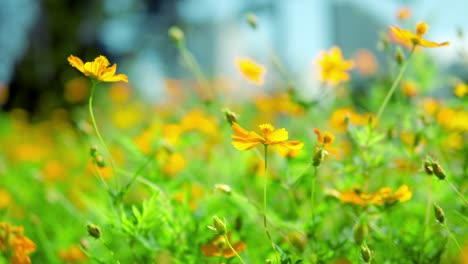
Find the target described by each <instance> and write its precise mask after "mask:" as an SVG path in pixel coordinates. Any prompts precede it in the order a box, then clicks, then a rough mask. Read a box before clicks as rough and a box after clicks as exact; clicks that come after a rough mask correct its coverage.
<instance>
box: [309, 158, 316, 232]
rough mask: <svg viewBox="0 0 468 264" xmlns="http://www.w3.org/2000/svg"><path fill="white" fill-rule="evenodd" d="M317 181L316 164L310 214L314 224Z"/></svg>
mask: <svg viewBox="0 0 468 264" xmlns="http://www.w3.org/2000/svg"><path fill="white" fill-rule="evenodd" d="M316 183H317V167H316V166H314V175H313V178H312V185H311V190H310V215H311V220H312V225H313V224H314V200H315V185H316Z"/></svg>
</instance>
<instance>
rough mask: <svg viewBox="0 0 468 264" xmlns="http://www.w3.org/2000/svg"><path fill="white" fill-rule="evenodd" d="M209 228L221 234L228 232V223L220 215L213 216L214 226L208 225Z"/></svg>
mask: <svg viewBox="0 0 468 264" xmlns="http://www.w3.org/2000/svg"><path fill="white" fill-rule="evenodd" d="M208 228H209V229H211V230H213V231H215V232H217V233H218V234H220V235H224V234H226V232H227V231H226V224H225V223H224V222H223V221H222V220H221V219H220V218H219V217H218V216H216V215H215V216H213V226H208Z"/></svg>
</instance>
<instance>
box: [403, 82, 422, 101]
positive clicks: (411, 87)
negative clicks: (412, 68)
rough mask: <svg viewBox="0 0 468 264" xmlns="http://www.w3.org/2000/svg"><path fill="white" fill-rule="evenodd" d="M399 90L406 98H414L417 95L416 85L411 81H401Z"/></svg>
mask: <svg viewBox="0 0 468 264" xmlns="http://www.w3.org/2000/svg"><path fill="white" fill-rule="evenodd" d="M401 90H402V91H403V94H404V95H405V96H406V97H409V98H411V97H414V96H416V95H418V90H419V89H418V85H417V84H416V83H415V82H413V81H406V80H405V81H402V82H401Z"/></svg>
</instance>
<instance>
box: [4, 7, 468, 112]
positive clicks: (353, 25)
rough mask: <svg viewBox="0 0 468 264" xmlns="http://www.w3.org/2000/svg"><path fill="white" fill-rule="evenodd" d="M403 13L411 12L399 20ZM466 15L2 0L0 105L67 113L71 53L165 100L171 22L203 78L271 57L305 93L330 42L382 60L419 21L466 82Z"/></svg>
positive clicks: (461, 10) (181, 73) (179, 70)
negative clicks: (392, 30)
mask: <svg viewBox="0 0 468 264" xmlns="http://www.w3.org/2000/svg"><path fill="white" fill-rule="evenodd" d="M403 7H407V8H409V10H410V11H411V15H410V17H409V18H408V19H407V20H406V19H405V20H404V21H402V20H400V21H399V20H398V17H397V16H398V15H397V14H398V12H400V11H401V8H403ZM466 10H468V2H467V1H466V0H448V1H437V0H414V1H410V0H408V1H402V0H401V1H397V0H381V1H375V0H290V1H281V0H178V1H173V0H100V1H91V0H61V1H56V0H2V1H0V105H1V107H2V109H3V110H6V111H8V110H11V109H13V108H23V109H26V110H27V111H29V112H31V113H37V112H47V110H48V109H52V108H58V107H61V108H68V107H72V106H73V104H74V103H76V102H74V101H73V100H70V97H73V96H70V95H67V89H68V90H70V89H72V88H70V87H73V85H77V83H79V81H76V80H75V81H74V82H72V81H73V78H76V77H77V76H79V75H80V74H79V73H78V72H77V71H76V70H75V69H73V68H72V67H70V66H69V65H68V62H67V57H68V56H69V55H70V54H73V55H76V56H78V57H80V58H82V59H83V60H84V61H90V60H92V59H94V58H95V57H96V56H98V55H100V54H103V55H105V56H107V57H108V58H109V60H110V61H111V63H114V62H117V63H118V72H120V73H126V74H127V75H128V76H129V80H130V83H131V85H132V87H134V88H135V89H138V90H139V91H140V92H141V93H142V94H143V95H144V96H145V98H147V99H148V100H149V101H160V100H164V98H165V93H164V86H165V85H166V83H167V80H168V79H181V78H189V77H190V75H189V72H188V71H187V70H186V69H185V68H184V67H182V66H181V63H180V59H179V54H178V51H177V49H176V47H175V46H174V43H173V42H172V41H171V40H170V39H169V37H168V34H167V30H168V28H169V27H170V26H172V25H177V26H179V27H180V28H181V29H182V30H183V31H184V33H185V36H186V42H187V45H188V48H189V50H191V51H192V52H193V55H194V56H195V57H196V58H197V60H198V62H199V63H200V66H201V68H202V69H203V70H204V71H205V73H207V75H208V76H210V77H211V78H214V77H215V76H226V77H227V78H231V79H235V78H240V76H239V74H238V72H237V69H236V67H235V65H234V60H235V58H236V57H239V56H247V57H250V58H252V59H254V60H256V61H258V62H260V63H262V64H265V65H271V51H272V50H274V51H275V54H276V56H278V57H279V58H280V60H281V61H282V62H283V64H284V66H285V67H286V68H287V70H288V71H289V73H290V74H291V76H294V78H295V79H296V80H298V82H299V83H302V88H304V87H307V85H310V83H311V82H314V80H315V76H314V74H313V68H314V66H315V65H314V61H315V60H316V58H317V56H318V54H319V52H320V51H321V50H324V49H326V50H328V49H329V48H330V47H331V46H333V45H338V46H340V47H341V49H342V50H343V53H344V57H345V58H357V57H356V56H358V57H359V55H361V56H360V57H363V56H364V59H365V56H367V55H368V54H371V59H372V58H374V56H375V58H376V60H377V61H380V60H383V59H384V58H383V55H382V52H380V51H379V50H378V46H379V45H378V43H379V40H380V39H381V34H382V32H385V31H386V29H387V27H388V26H389V25H395V24H398V25H400V26H402V27H405V28H408V29H412V30H413V29H414V26H415V24H416V23H417V22H418V21H420V20H424V21H426V22H427V23H428V24H429V25H430V26H431V28H430V30H429V32H428V39H429V40H434V41H440V42H441V41H451V43H452V44H451V46H450V47H449V48H441V49H434V50H430V51H429V52H430V53H431V55H433V56H434V57H435V58H436V60H437V62H438V64H439V66H440V67H441V68H442V69H443V70H446V71H451V72H457V75H458V76H459V77H460V78H461V79H465V81H466V79H467V77H468V73H467V67H466V65H463V64H460V59H459V58H460V54H464V53H463V51H464V50H466V49H468V47H467V42H464V41H463V32H466V31H467V30H468V17H467V16H466ZM248 12H252V13H253V14H255V15H256V16H257V17H258V29H257V31H254V30H252V29H251V28H250V27H249V25H248V23H247V22H246V20H245V14H246V13H248ZM363 51H365V52H363ZM369 52H370V53H369ZM361 59H362V58H361ZM375 64H377V63H375ZM364 70H365V69H364ZM268 78H271V76H269V77H268ZM359 81H362V80H359V79H358V78H353V82H359ZM67 87H68V88H67ZM69 92H70V91H68V93H69ZM67 98H68V99H67ZM84 101H85V100H84ZM83 103H84V102H83Z"/></svg>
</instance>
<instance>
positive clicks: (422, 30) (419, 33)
mask: <svg viewBox="0 0 468 264" xmlns="http://www.w3.org/2000/svg"><path fill="white" fill-rule="evenodd" d="M428 29H429V26H428V25H427V24H426V23H425V22H419V23H418V24H417V25H416V34H414V33H413V32H411V30H407V29H401V28H399V27H397V26H390V32H391V33H392V34H393V37H394V38H395V40H396V41H397V42H399V43H401V44H403V45H404V46H409V47H413V46H422V47H426V48H435V47H442V46H448V45H449V44H450V42H447V41H446V42H442V43H437V42H432V41H428V40H425V39H423V38H422V37H423V35H424V34H426V32H427V30H428Z"/></svg>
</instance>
